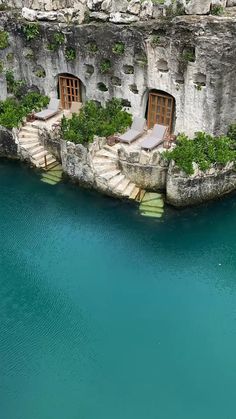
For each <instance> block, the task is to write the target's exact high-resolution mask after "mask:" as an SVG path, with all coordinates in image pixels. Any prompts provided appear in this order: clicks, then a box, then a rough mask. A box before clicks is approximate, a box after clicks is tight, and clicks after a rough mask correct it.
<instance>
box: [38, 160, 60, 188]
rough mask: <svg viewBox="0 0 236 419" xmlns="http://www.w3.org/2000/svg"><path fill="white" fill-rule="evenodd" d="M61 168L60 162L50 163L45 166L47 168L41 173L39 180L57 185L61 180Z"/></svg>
mask: <svg viewBox="0 0 236 419" xmlns="http://www.w3.org/2000/svg"><path fill="white" fill-rule="evenodd" d="M62 177H63V170H62V166H61V164H60V163H58V162H56V163H51V164H50V165H49V166H47V170H44V171H43V172H42V173H41V177H40V180H41V182H44V183H48V184H49V185H52V186H54V185H57V184H58V183H60V182H61V181H62Z"/></svg>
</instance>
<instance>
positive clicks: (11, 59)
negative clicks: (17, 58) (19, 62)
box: [6, 52, 14, 63]
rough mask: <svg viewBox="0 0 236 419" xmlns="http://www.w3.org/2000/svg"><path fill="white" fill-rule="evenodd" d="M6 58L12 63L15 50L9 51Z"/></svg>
mask: <svg viewBox="0 0 236 419" xmlns="http://www.w3.org/2000/svg"><path fill="white" fill-rule="evenodd" d="M6 58H7V61H8V62H9V63H12V62H13V61H14V54H13V52H9V53H8V54H7V56H6Z"/></svg>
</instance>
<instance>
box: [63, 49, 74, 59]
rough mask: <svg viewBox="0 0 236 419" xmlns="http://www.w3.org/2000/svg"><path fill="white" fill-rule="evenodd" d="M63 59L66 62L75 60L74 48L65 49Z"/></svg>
mask: <svg viewBox="0 0 236 419" xmlns="http://www.w3.org/2000/svg"><path fill="white" fill-rule="evenodd" d="M65 57H66V60H67V61H73V60H75V58H76V51H75V49H74V48H66V52H65Z"/></svg>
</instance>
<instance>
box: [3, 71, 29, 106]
mask: <svg viewBox="0 0 236 419" xmlns="http://www.w3.org/2000/svg"><path fill="white" fill-rule="evenodd" d="M6 81H7V91H8V93H12V94H13V95H14V96H15V97H16V98H19V99H20V98H21V97H22V96H23V95H24V93H25V87H26V83H25V81H24V80H15V78H14V75H13V73H12V71H6Z"/></svg>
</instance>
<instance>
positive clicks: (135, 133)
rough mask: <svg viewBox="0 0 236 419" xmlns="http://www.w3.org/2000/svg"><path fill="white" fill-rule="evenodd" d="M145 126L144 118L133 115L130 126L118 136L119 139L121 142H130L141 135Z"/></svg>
mask: <svg viewBox="0 0 236 419" xmlns="http://www.w3.org/2000/svg"><path fill="white" fill-rule="evenodd" d="M145 126H146V119H145V118H138V117H135V118H134V120H133V123H132V125H131V128H130V129H129V130H128V131H127V132H126V133H125V134H123V135H121V136H120V137H119V141H121V142H123V143H127V144H130V143H132V142H133V141H135V140H137V138H139V137H141V135H142V134H143V131H144V128H145Z"/></svg>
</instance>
